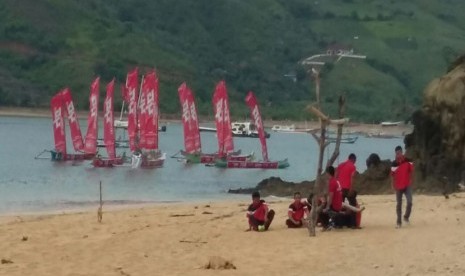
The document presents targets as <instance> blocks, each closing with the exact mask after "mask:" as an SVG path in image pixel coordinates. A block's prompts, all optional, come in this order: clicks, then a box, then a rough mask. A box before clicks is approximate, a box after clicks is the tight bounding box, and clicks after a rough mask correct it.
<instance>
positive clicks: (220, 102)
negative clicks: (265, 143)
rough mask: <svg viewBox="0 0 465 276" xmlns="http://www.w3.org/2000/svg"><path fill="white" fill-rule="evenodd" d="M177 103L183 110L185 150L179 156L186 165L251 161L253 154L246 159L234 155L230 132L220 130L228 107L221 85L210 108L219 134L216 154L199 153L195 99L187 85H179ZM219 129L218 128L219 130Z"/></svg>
mask: <svg viewBox="0 0 465 276" xmlns="http://www.w3.org/2000/svg"><path fill="white" fill-rule="evenodd" d="M178 94H179V101H180V103H181V106H182V122H183V127H184V147H185V150H181V154H182V155H183V158H184V159H185V160H186V162H187V163H204V164H212V163H214V162H215V160H216V159H218V158H221V157H224V156H225V157H226V158H227V159H228V160H238V161H245V160H249V159H251V158H252V157H253V153H252V154H249V155H241V151H240V150H239V151H234V144H233V141H232V132H231V130H230V129H229V130H228V129H227V128H224V127H223V126H224V125H226V124H228V125H231V124H230V122H229V104H228V98H227V92H226V85H225V83H224V81H222V82H220V83H218V85H217V86H216V89H215V93H214V95H213V106H214V109H215V110H214V111H215V122H216V125H217V129H221V130H222V131H220V132H217V133H218V135H217V138H218V145H219V150H218V152H217V153H202V147H201V141H200V131H199V121H198V117H197V109H196V107H195V101H194V95H193V93H192V91H191V90H190V88H189V87H188V86H187V85H186V83H183V84H181V86H179V88H178ZM218 126H219V128H218Z"/></svg>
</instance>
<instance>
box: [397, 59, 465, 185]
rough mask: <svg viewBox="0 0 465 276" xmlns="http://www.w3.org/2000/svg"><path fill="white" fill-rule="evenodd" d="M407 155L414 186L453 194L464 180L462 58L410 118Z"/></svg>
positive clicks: (431, 87)
mask: <svg viewBox="0 0 465 276" xmlns="http://www.w3.org/2000/svg"><path fill="white" fill-rule="evenodd" d="M412 122H413V124H414V131H413V132H412V134H410V135H407V136H406V137H405V145H406V148H407V152H406V155H407V156H408V157H410V158H412V159H414V160H415V168H416V174H415V184H416V185H417V187H418V188H420V189H425V190H428V191H441V192H452V191H455V190H456V189H457V188H458V186H457V184H458V183H459V182H461V181H463V180H464V177H465V55H464V56H462V57H460V58H459V59H457V61H456V62H455V63H454V64H453V65H452V66H451V67H450V69H449V71H448V72H447V73H446V74H445V75H444V76H442V77H439V78H436V79H434V80H432V81H431V82H430V83H429V84H428V85H427V87H426V88H425V90H424V100H423V106H422V108H421V109H420V110H418V111H416V112H415V113H414V114H413V115H412Z"/></svg>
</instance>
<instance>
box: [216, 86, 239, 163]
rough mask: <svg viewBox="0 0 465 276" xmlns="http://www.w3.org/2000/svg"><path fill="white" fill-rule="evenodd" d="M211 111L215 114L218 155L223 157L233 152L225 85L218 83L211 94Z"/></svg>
mask: <svg viewBox="0 0 465 276" xmlns="http://www.w3.org/2000/svg"><path fill="white" fill-rule="evenodd" d="M213 109H214V112H215V122H216V136H217V138H218V155H219V156H225V155H226V154H227V153H230V152H233V151H234V143H233V137H232V130H231V120H230V117H229V101H228V94H227V91H226V84H225V82H224V81H220V82H219V83H218V84H217V85H216V88H215V93H214V94H213Z"/></svg>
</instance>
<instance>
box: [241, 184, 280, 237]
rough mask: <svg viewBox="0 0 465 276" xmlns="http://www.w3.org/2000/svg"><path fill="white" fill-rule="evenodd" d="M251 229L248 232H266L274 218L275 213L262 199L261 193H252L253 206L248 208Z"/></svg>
mask: <svg viewBox="0 0 465 276" xmlns="http://www.w3.org/2000/svg"><path fill="white" fill-rule="evenodd" d="M247 218H248V220H249V228H248V229H247V230H246V231H250V230H254V231H266V230H268V228H269V227H270V224H271V222H272V221H273V218H274V211H273V210H270V209H269V208H268V204H266V203H265V200H263V199H260V193H259V192H253V193H252V204H250V205H249V207H248V208H247Z"/></svg>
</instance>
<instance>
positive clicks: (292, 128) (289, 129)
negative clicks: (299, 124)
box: [271, 125, 295, 132]
mask: <svg viewBox="0 0 465 276" xmlns="http://www.w3.org/2000/svg"><path fill="white" fill-rule="evenodd" d="M271 130H272V131H275V132H295V126H294V125H274V126H273V127H272V128H271Z"/></svg>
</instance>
